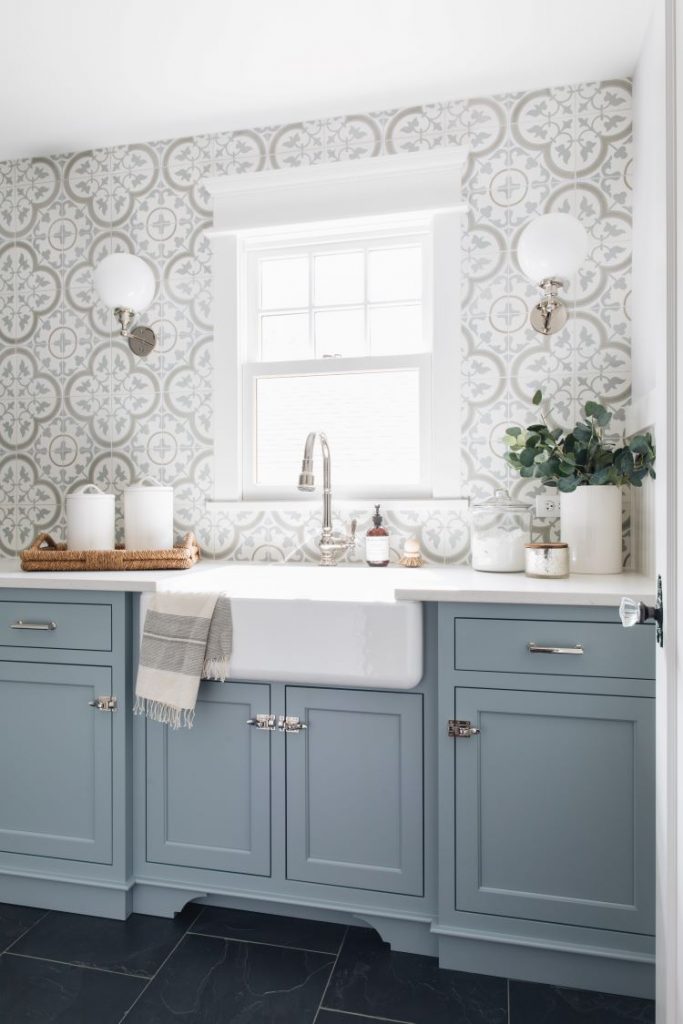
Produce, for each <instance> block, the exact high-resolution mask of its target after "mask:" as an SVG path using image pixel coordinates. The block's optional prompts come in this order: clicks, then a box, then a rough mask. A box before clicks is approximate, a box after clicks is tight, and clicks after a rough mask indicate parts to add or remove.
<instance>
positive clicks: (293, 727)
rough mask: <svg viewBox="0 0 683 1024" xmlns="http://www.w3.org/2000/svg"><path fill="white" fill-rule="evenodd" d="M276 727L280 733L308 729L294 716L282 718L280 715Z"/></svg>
mask: <svg viewBox="0 0 683 1024" xmlns="http://www.w3.org/2000/svg"><path fill="white" fill-rule="evenodd" d="M277 727H278V729H279V730H280V732H288V733H289V732H301V731H302V730H303V729H308V726H307V725H306V723H305V722H302V721H301V719H300V718H299V717H298V716H296V715H287V716H286V717H283V716H282V715H280V717H279V718H278V721H277Z"/></svg>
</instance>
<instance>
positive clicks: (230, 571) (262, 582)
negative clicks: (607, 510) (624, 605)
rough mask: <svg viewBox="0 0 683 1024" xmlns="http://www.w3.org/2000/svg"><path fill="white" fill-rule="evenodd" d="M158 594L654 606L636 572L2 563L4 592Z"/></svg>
mask: <svg viewBox="0 0 683 1024" xmlns="http://www.w3.org/2000/svg"><path fill="white" fill-rule="evenodd" d="M2 587H4V588H11V587H16V588H21V589H25V590H30V589H34V590H35V589H40V590H81V591H83V590H90V591H107V590H109V591H129V592H137V593H143V592H156V591H164V590H190V591H192V590H222V591H223V590H224V591H225V592H226V593H228V594H230V595H231V596H234V597H244V598H254V599H258V598H263V597H268V598H275V599H281V600H287V599H292V598H297V599H299V600H300V599H302V598H303V599H309V600H316V601H320V600H322V601H395V600H399V601H481V602H489V603H496V602H500V603H514V604H555V605H602V606H609V607H616V606H617V605H618V604H619V601H620V600H621V598H622V596H624V595H625V594H628V595H629V596H630V597H633V598H635V599H636V600H640V601H645V602H646V603H650V604H652V603H654V594H655V585H654V581H653V580H652V579H650V578H649V577H646V576H642V575H639V574H637V573H628V572H626V573H623V574H621V575H616V576H571V577H570V578H569V579H566V580H532V579H528V578H527V577H526V576H524V574H523V573H488V572H475V570H473V569H471V568H470V567H469V566H462V565H458V566H449V567H442V566H424V567H423V568H421V569H403V568H400V567H389V568H386V569H371V568H369V567H367V566H337V567H335V568H330V569H322V568H321V567H320V566H316V565H273V564H267V565H264V564H253V563H252V564H247V563H236V562H227V561H211V560H206V561H203V562H199V564H198V565H196V566H194V567H193V568H192V569H185V570H182V569H180V570H165V571H153V572H22V571H21V569H20V567H19V562H18V560H17V559H0V588H2Z"/></svg>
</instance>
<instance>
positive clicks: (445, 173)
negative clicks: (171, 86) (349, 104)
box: [205, 147, 467, 503]
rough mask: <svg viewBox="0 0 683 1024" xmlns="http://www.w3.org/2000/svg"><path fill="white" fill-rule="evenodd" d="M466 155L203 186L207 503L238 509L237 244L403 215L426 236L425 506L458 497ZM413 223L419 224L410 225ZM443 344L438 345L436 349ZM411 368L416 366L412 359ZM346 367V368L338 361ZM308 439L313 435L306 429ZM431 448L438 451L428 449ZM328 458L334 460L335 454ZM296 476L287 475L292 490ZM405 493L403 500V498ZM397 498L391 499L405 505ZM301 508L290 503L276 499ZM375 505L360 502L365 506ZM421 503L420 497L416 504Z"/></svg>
mask: <svg viewBox="0 0 683 1024" xmlns="http://www.w3.org/2000/svg"><path fill="white" fill-rule="evenodd" d="M466 155H467V154H466V151H465V150H464V149H463V148H461V147H457V148H456V147H449V148H444V149H438V150H429V151H426V152H419V153H410V154H402V155H398V156H387V157H372V158H369V159H363V160H353V161H348V162H339V163H330V164H315V165H312V166H309V167H305V168H296V169H292V170H283V171H280V170H278V171H259V172H255V173H252V174H243V175H231V176H228V177H223V178H213V179H209V180H208V181H207V182H205V184H206V187H207V188H208V190H209V192H210V193H211V194H212V196H213V200H214V227H213V229H209V230H208V231H207V232H206V234H207V236H208V237H209V238H210V239H211V242H212V245H213V275H214V324H215V336H216V339H217V343H216V344H215V346H214V367H215V370H214V423H215V438H216V441H215V474H214V476H215V492H214V500H216V501H229V502H241V501H243V500H244V499H245V495H244V492H243V483H242V457H243V452H244V445H245V438H244V437H243V428H242V388H243V386H244V382H243V373H242V372H241V367H242V365H243V363H244V362H245V356H246V353H245V352H244V351H243V345H244V344H245V341H244V335H245V310H244V296H243V294H242V289H241V287H240V265H241V261H242V255H243V247H244V244H245V242H244V238H245V236H246V235H247V234H251V233H253V232H255V231H258V230H264V231H266V232H267V233H268V235H269V236H271V235H273V234H275V229H277V228H278V227H284V226H287V231H286V232H283V237H288V238H291V237H292V236H293V235H294V234H295V233H296V230H297V228H296V227H294V228H292V227H290V225H295V226H299V230H301V231H303V227H301V226H303V225H305V226H306V233H308V234H310V231H311V226H312V225H319V226H320V227H321V229H322V227H323V225H324V224H325V222H330V221H332V222H338V221H340V220H345V219H349V221H350V222H351V221H353V220H356V221H357V220H358V219H359V218H365V217H374V218H376V217H381V216H385V215H405V218H404V219H405V222H406V224H408V223H410V222H411V221H413V223H414V222H415V219H418V220H422V221H424V218H425V215H426V216H427V217H428V220H429V222H430V225H431V229H432V239H433V247H432V260H431V261H430V263H431V264H432V273H433V303H432V306H433V324H432V330H433V352H432V355H431V357H430V358H431V360H432V374H431V388H432V395H431V402H430V407H431V410H432V413H431V444H430V445H429V447H430V449H431V452H432V458H431V463H432V465H431V488H430V491H431V495H430V496H431V497H432V498H454V497H458V496H459V495H460V493H461V465H460V408H461V406H460V360H461V354H460V345H459V344H457V343H454V341H456V340H457V339H459V338H460V331H459V322H460V244H459V243H460V233H461V230H462V218H463V213H464V212H465V210H466V207H465V205H464V203H463V202H462V198H461V190H460V181H461V175H462V169H463V165H464V162H465V159H466ZM413 215H418V216H417V218H415V217H414V216H413ZM440 339H441V340H442V343H439V342H440ZM410 358H417V357H410ZM345 362H347V360H345ZM311 429H312V430H315V429H316V425H315V424H311ZM434 439H436V441H437V443H436V444H435V443H434ZM333 454H334V453H333ZM295 480H296V467H293V481H295ZM404 491H405V492H406V493H405V495H404ZM409 491H410V489H408V488H406V489H404V488H402V489H401V494H400V495H397V494H396V492H395V491H393V492H392V495H389V497H392V496H397V497H398V496H400V497H404V496H405V497H406V498H408V497H411V496H412V495H411V494H410V493H408V492H409ZM270 495H271V497H270V499H269V500H278V503H281V501H286V500H292V501H298V500H300V496H299V492H298V491H297V490H296V488H295V486H294V483H293V485H292V490H291V493H283V494H282V497H281V498H279V499H278V497H277V495H276V494H275V493H274V492H273V491H272V490H271V491H270ZM372 496H373V495H360V494H359V495H358V497H368V498H370V497H372ZM418 496H421V497H424V496H425V495H424V491H421V493H420V495H418V494H415V497H418Z"/></svg>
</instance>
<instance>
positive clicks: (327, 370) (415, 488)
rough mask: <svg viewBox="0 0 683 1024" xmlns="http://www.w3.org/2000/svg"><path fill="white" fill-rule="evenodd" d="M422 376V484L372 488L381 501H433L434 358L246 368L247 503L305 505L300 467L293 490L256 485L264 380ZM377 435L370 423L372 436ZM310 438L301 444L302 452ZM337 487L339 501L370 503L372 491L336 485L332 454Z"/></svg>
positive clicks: (244, 457) (317, 426) (295, 468)
mask: <svg viewBox="0 0 683 1024" xmlns="http://www.w3.org/2000/svg"><path fill="white" fill-rule="evenodd" d="M411 369H414V370H417V371H418V375H419V403H420V437H419V451H420V480H419V482H418V483H417V484H404V483H401V482H400V481H397V482H396V483H395V484H385V485H382V486H376V487H373V488H372V494H373V495H376V496H377V497H378V498H428V497H431V493H432V489H431V481H432V465H431V463H432V451H431V449H432V429H431V422H432V421H431V417H432V412H431V407H432V358H431V355H429V354H424V353H419V354H415V355H408V356H374V357H373V356H368V357H365V358H342V359H333V360H332V359H330V360H323V359H306V360H304V359H297V360H286V361H282V362H271V363H261V362H250V363H245V364H244V365H243V367H242V403H243V412H244V416H243V424H244V428H243V434H242V438H243V449H242V467H243V478H242V493H243V497H244V499H245V500H247V501H249V500H258V499H261V500H290V501H297V500H301V492H299V491H298V490H297V489H296V479H297V474H298V472H299V468H300V467H299V465H298V463H295V465H293V466H292V485H291V487H283V486H273V485H269V484H259V483H257V481H256V479H255V466H256V441H257V438H256V422H257V421H256V417H257V409H256V385H257V382H258V380H259V379H261V378H264V377H288V376H295V377H302V376H321V375H328V374H331V373H359V372H360V373H368V372H373V371H381V370H411ZM319 429H321V424H316V423H311V424H310V427H309V430H319ZM371 429H372V425H371V422H370V417H369V420H368V430H371ZM305 440H306V438H305V436H303V437H302V438H301V451H302V452H303V446H304V442H305ZM332 487H333V494H334V495H335V496H336V497H338V498H367V495H368V487H367V485H362V486H360V487H354V486H351V485H348V484H346V485H343V484H336V483H335V479H334V451H333V452H332Z"/></svg>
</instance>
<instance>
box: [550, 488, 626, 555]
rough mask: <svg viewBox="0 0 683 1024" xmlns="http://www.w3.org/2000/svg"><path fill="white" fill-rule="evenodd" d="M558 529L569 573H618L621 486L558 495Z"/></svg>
mask: <svg viewBox="0 0 683 1024" xmlns="http://www.w3.org/2000/svg"><path fill="white" fill-rule="evenodd" d="M560 530H561V534H562V540H563V541H566V542H567V544H568V545H569V564H570V571H571V572H580V573H596V574H603V573H617V572H621V569H622V565H621V558H622V555H621V487H615V486H614V485H613V484H606V485H604V486H600V487H590V486H585V487H577V488H576V490H575V491H569V492H568V493H560Z"/></svg>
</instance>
